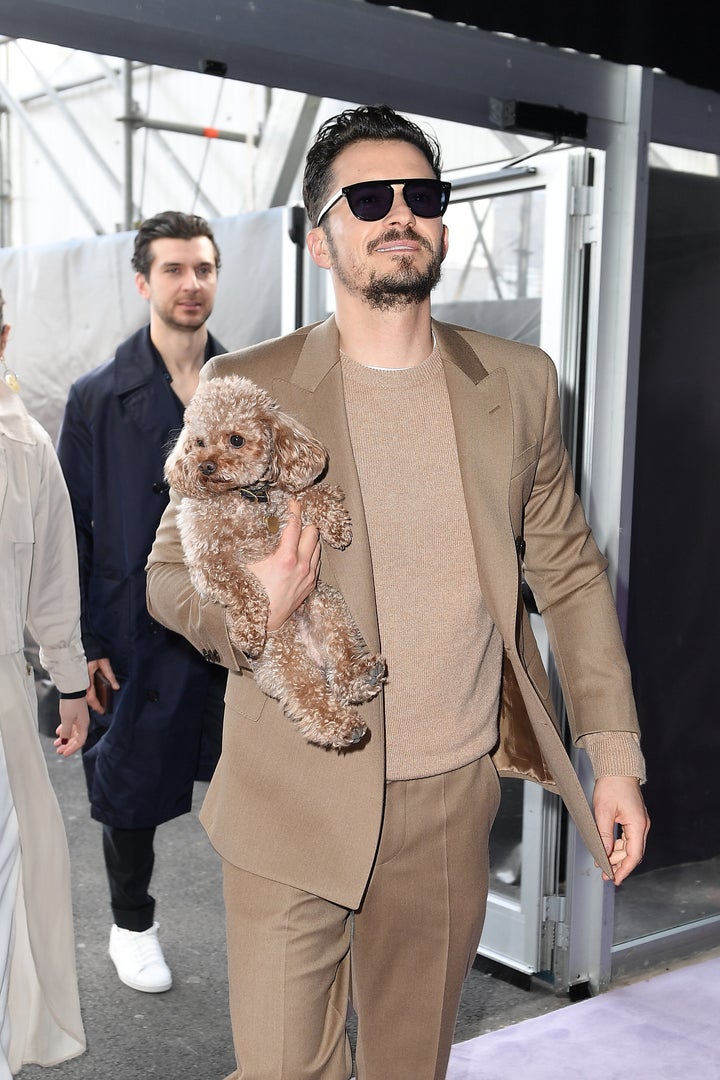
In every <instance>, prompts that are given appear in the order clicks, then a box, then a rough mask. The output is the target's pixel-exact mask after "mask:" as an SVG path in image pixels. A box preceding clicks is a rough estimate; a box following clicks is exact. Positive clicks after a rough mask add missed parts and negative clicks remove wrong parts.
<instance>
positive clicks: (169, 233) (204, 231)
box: [132, 210, 220, 278]
mask: <svg viewBox="0 0 720 1080" xmlns="http://www.w3.org/2000/svg"><path fill="white" fill-rule="evenodd" d="M196 236H207V238H208V240H210V241H211V242H212V246H213V248H214V250H215V269H216V270H219V269H220V249H219V248H218V246H217V244H216V242H215V237H214V236H213V231H212V229H211V228H210V226H209V225H208V223H207V221H206V220H205V218H202V217H198V215H197V214H183V213H181V212H180V211H179V210H164V211H163V212H162V213H161V214H155V216H154V217H151V218H147V219H146V220H145V221H143V223H142V225H141V226H140V228H139V229H138V231H137V234H136V236H135V248H134V251H133V257H132V265H133V269H134V270H137V272H138V273H139V274H142V275H143V277H145V278H147V277H149V275H150V267H151V265H152V261H153V254H152V252H151V250H150V245H151V244H152V242H153V240H193V239H194V238H195V237H196Z"/></svg>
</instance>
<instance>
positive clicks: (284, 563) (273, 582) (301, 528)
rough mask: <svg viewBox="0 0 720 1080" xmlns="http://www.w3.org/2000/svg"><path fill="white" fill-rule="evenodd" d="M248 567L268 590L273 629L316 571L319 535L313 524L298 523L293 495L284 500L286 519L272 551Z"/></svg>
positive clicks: (306, 590) (303, 593) (295, 606)
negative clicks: (287, 502)
mask: <svg viewBox="0 0 720 1080" xmlns="http://www.w3.org/2000/svg"><path fill="white" fill-rule="evenodd" d="M248 569H249V570H251V571H252V573H253V574H254V575H255V577H256V578H257V579H258V581H259V582H260V583H261V585H262V586H263V588H264V589H265V592H266V593H267V594H268V599H269V601H270V607H269V611H268V621H267V628H268V630H277V629H278V628H279V627H281V626H282V625H283V623H284V622H285V621H286V620H287V619H289V618H290V616H291V615H292V613H293V611H296V610H297V609H298V608H299V607H300V605H301V604H302V602H303V600H305V599H306V598H307V597H308V596H309V595H310V593H311V592H312V591H313V589H314V588H315V585H316V584H317V578H318V573H319V571H320V536H319V534H318V531H317V529H316V528H315V526H314V525H303V524H302V518H301V515H300V504H299V503H298V502H297V500H296V499H291V501H290V503H289V504H288V521H287V524H286V525H285V527H284V529H283V531H282V536H281V537H280V542H279V544H278V546H277V548H276V549H275V551H274V552H273V553H272V555H268V557H267V558H266V559H261V560H260V562H256V563H251V564H250V565H249V566H248Z"/></svg>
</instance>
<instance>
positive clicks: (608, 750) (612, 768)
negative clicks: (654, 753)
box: [578, 731, 647, 784]
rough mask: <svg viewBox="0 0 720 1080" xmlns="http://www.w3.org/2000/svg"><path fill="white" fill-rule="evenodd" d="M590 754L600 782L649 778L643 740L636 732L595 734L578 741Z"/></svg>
mask: <svg viewBox="0 0 720 1080" xmlns="http://www.w3.org/2000/svg"><path fill="white" fill-rule="evenodd" d="M578 745H579V746H582V748H583V749H584V750H585V751H587V755H588V757H589V758H590V764H591V765H592V769H593V774H594V776H595V779H596V780H597V779H598V778H599V777H600V776H634V777H635V778H636V779H637V780H639V781H640V783H641V784H644V783H645V780H646V779H647V776H646V772H645V758H644V757H643V754H642V750H641V749H640V740H639V739H638V737H637V735H636V734H635V733H634V732H633V731H593V732H591V733H590V734H589V735H583V736H582V737H581V738H580V739H578Z"/></svg>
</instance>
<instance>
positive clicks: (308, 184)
mask: <svg viewBox="0 0 720 1080" xmlns="http://www.w3.org/2000/svg"><path fill="white" fill-rule="evenodd" d="M390 139H399V140H401V141H402V142H408V143H411V144H412V145H413V146H415V147H417V149H418V150H419V151H420V152H421V153H422V154H424V155H425V157H426V158H427V160H428V164H429V165H430V167H431V168H432V170H433V172H434V173H435V177H436V179H438V180H439V179H440V174H441V172H442V160H441V155H440V145H439V143H438V141H437V139H435V138H434V137H433V136H432V135H429V134H427V133H426V132H424V131H423V130H422V128H421V127H418V125H417V124H414V123H413V122H412V120H408V119H407V117H405V116H401V115H400V113H397V112H395V110H394V109H391V108H390V106H389V105H360V106H359V107H358V108H356V109H346V110H345V111H344V112H341V113H338V115H337V116H331V117H330V119H329V120H326V121H325V123H324V124H322V125H321V127H320V128H319V130H318V133H317V135H316V136H315V140H314V142H313V144H312V146H311V147H310V149H309V150H308V152H307V157H306V159H305V175H304V177H303V201H304V203H305V209H306V211H307V215H308V217H309V218H310V222H311V224H312V225H313V227H315V226H316V225H317V219H318V214H319V213H320V210H321V209H322V206H323V204H324V203H325V201H326V199H327V198H328V197H329V196H330V195H331V194H332V193H331V191H330V190H329V189H330V186H331V184H332V179H333V177H332V165H333V162H334V160H335V158H336V157H337V156H338V154H339V153H340V151H341V150H344V149H345V147H346V146H349V145H350V144H351V143H355V142H362V141H363V140H366V141H368V142H373V141H376V142H383V141H386V140H390Z"/></svg>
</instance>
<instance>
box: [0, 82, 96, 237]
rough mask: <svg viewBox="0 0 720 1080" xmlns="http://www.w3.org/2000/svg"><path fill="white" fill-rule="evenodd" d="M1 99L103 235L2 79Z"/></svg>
mask: <svg viewBox="0 0 720 1080" xmlns="http://www.w3.org/2000/svg"><path fill="white" fill-rule="evenodd" d="M0 99H2V101H3V103H4V104H5V107H6V108H7V109H8V110H9V111H10V112H12V113H13V115H14V116H16V117H17V119H18V120H19V121H20V123H21V124H22V125H23V127H24V128H25V130H26V131H27V132H28V134H29V135H30V137H31V138H32V139H34V141H35V142H36V143H37V145H38V147H39V149H40V150H41V152H42V153H43V154H44V155H45V157H46V158H47V160H48V162H49V163H50V165H51V166H52V168H53V170H54V171H55V173H56V175H57V177H58V179H59V180H60V182H61V184H62V185H63V186H64V187H65V189H66V190H67V192H68V194H69V195H70V197H71V198H72V200H73V202H74V203H75V205H76V206H77V207H78V209H79V210H80V212H81V213H82V215H83V217H84V218H85V219H86V220H87V222H88V223H89V224H90V225H91V226H92V229H93V232H95V233H96V234H97V235H98V236H103V235H104V234H105V229H104V228H103V227H102V225H101V224H100V221H99V220H98V219H97V218H96V217H95V214H94V213H93V212H92V210H91V209H90V207H89V206H88V204H87V203H86V201H85V199H84V198H83V197H82V195H81V194H80V192H79V191H78V190H77V188H76V187H75V185H74V184H73V182H72V180H71V179H70V177H69V176H68V175H67V173H66V172H65V170H64V169H63V167H62V165H61V164H60V162H59V161H58V160H57V158H56V157H55V155H54V154H53V152H52V151H51V150H50V148H49V147H48V146H47V145H46V144H45V142H44V141H43V140H42V139H41V138H40V136H39V134H38V133H37V131H36V130H35V128H34V126H33V124H32V123H31V121H30V119H29V118H28V116H27V115H26V113H25V110H24V109H23V107H22V105H20V103H19V102H18V101H16V100H15V98H14V97H13V95H12V94H11V93H10V91H9V90H8V88H7V86H6V85H5V83H3V82H2V81H0Z"/></svg>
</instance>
